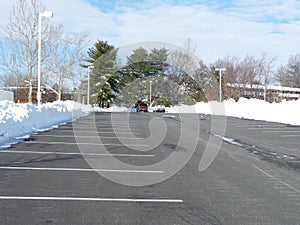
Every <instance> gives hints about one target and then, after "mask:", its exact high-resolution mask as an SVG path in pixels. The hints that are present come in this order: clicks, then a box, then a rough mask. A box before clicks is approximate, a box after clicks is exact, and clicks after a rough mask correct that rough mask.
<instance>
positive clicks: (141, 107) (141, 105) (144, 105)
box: [136, 103, 148, 112]
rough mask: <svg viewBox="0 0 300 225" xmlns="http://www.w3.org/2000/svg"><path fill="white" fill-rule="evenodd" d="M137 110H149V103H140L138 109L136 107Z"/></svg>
mask: <svg viewBox="0 0 300 225" xmlns="http://www.w3.org/2000/svg"><path fill="white" fill-rule="evenodd" d="M136 111H137V112H141V111H143V112H148V105H147V104H145V103H141V104H139V105H138V107H137V109H136Z"/></svg>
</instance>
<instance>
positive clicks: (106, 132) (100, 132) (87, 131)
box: [52, 129, 141, 135]
mask: <svg viewBox="0 0 300 225" xmlns="http://www.w3.org/2000/svg"><path fill="white" fill-rule="evenodd" d="M52 131H54V132H55V133H66V131H65V130H52ZM70 131H71V132H73V130H71V129H70ZM75 132H76V133H93V134H95V133H96V134H124V135H126V134H136V135H140V134H141V133H138V132H135V131H134V132H124V131H91V130H75Z"/></svg>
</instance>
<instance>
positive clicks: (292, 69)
mask: <svg viewBox="0 0 300 225" xmlns="http://www.w3.org/2000/svg"><path fill="white" fill-rule="evenodd" d="M275 79H276V80H277V81H278V82H279V83H280V85H281V86H288V87H298V88H299V87H300V53H298V54H296V55H291V56H290V57H289V60H288V63H287V64H286V65H281V66H280V67H279V68H278V70H277V72H276V76H275Z"/></svg>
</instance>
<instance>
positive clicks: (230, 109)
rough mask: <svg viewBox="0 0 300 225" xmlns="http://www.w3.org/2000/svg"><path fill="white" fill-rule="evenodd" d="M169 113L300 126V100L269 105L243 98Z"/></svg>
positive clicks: (183, 108)
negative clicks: (198, 114)
mask: <svg viewBox="0 0 300 225" xmlns="http://www.w3.org/2000/svg"><path fill="white" fill-rule="evenodd" d="M167 112H168V113H192V112H197V113H203V114H210V115H220V116H232V117H237V118H245V119H253V120H265V121H270V122H278V123H285V124H291V125H300V99H298V100H294V101H283V102H281V103H269V102H265V101H263V100H258V99H246V98H241V99H240V100H239V101H238V102H236V101H235V100H233V99H229V100H225V101H224V102H222V103H220V102H214V101H212V102H198V103H196V104H195V105H194V106H187V105H182V106H175V107H171V108H167Z"/></svg>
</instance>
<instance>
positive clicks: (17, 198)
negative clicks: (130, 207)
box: [0, 196, 183, 203]
mask: <svg viewBox="0 0 300 225" xmlns="http://www.w3.org/2000/svg"><path fill="white" fill-rule="evenodd" d="M0 200H36V201H94V202H145V203H147V202H148V203H183V200H181V199H138V198H136V199H135V198H76V197H34V196H33V197H27V196H0Z"/></svg>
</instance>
